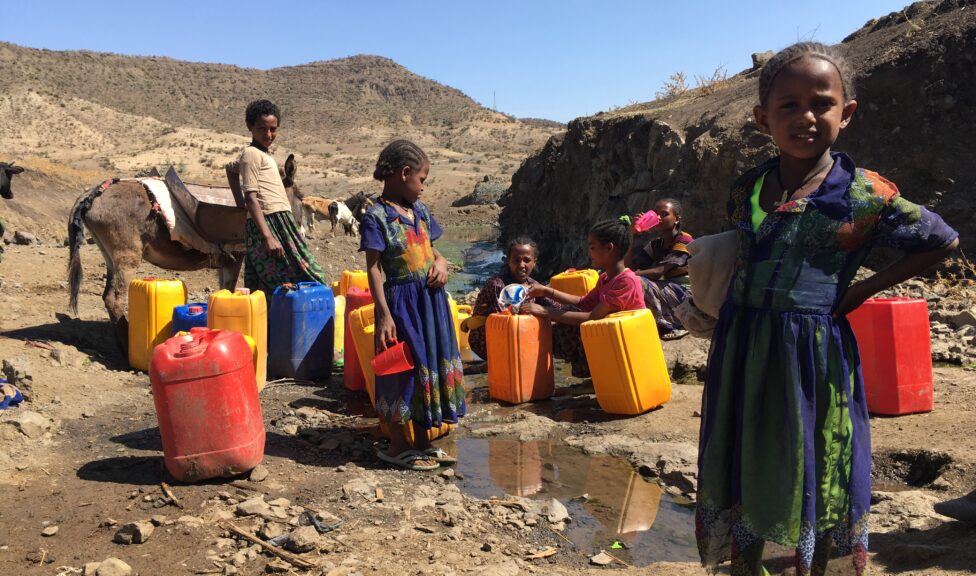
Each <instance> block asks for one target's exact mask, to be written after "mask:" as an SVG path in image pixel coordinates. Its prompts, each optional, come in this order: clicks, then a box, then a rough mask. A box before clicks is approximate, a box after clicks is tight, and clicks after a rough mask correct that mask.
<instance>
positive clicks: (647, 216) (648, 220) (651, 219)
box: [634, 210, 661, 232]
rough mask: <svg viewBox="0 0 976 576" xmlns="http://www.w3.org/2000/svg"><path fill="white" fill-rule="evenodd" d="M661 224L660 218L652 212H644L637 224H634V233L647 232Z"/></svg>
mask: <svg viewBox="0 0 976 576" xmlns="http://www.w3.org/2000/svg"><path fill="white" fill-rule="evenodd" d="M660 223H661V217H660V216H658V215H657V212H655V211H654V210H648V211H647V212H644V213H643V214H642V215H641V217H640V218H638V219H637V222H634V232H647V231H648V230H650V229H651V228H653V227H655V226H657V225H658V224H660Z"/></svg>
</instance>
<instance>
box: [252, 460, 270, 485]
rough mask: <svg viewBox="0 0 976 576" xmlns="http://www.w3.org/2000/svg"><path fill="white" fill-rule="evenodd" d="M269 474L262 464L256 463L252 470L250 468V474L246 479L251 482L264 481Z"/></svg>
mask: <svg viewBox="0 0 976 576" xmlns="http://www.w3.org/2000/svg"><path fill="white" fill-rule="evenodd" d="M269 474H270V472H268V468H267V467H266V466H265V465H264V464H258V465H257V466H255V467H254V470H251V475H250V476H249V477H248V479H249V480H250V481H251V482H264V481H265V480H266V479H267V478H268V475H269Z"/></svg>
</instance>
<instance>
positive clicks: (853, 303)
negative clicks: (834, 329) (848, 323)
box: [831, 282, 873, 319]
mask: <svg viewBox="0 0 976 576" xmlns="http://www.w3.org/2000/svg"><path fill="white" fill-rule="evenodd" d="M871 296H873V294H871V293H870V292H869V291H867V290H865V289H864V285H863V284H861V283H860V282H855V283H854V284H851V285H850V286H848V287H847V291H846V292H844V297H843V298H841V299H840V302H838V303H837V306H836V307H835V308H834V311H833V313H832V314H831V316H833V317H834V319H838V318H842V317H844V316H847V315H848V314H850V313H851V312H853V311H854V310H856V309H857V307H858V306H860V305H861V304H864V301H865V300H867V299H868V298H870V297H871Z"/></svg>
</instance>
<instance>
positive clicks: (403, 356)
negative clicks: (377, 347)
mask: <svg viewBox="0 0 976 576" xmlns="http://www.w3.org/2000/svg"><path fill="white" fill-rule="evenodd" d="M370 364H372V366H373V373H374V374H376V375H377V376H389V375H390V374H399V373H400V372H406V371H407V370H412V369H413V357H412V356H411V355H410V348H407V343H406V342H397V343H396V344H394V345H393V346H390V347H389V348H387V349H386V350H384V351H382V352H380V353H379V354H377V355H376V356H373V359H372V360H370Z"/></svg>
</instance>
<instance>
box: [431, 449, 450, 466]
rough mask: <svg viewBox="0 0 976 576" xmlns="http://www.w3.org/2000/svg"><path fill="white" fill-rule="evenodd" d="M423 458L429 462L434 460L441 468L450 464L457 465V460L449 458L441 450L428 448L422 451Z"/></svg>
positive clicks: (448, 455)
mask: <svg viewBox="0 0 976 576" xmlns="http://www.w3.org/2000/svg"><path fill="white" fill-rule="evenodd" d="M424 456H426V457H427V459H429V460H434V461H436V462H437V463H438V464H441V465H443V466H450V465H452V464H457V458H455V457H454V456H451V455H450V454H448V453H447V452H445V451H444V450H443V449H441V448H433V447H431V448H428V449H426V450H424Z"/></svg>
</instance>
